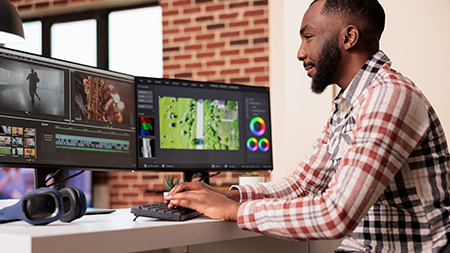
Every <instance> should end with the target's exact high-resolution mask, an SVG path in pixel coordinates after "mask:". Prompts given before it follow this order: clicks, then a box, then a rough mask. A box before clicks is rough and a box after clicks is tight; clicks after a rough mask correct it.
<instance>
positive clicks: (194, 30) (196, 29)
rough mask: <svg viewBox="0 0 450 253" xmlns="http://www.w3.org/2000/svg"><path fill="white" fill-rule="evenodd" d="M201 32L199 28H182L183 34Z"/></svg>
mask: <svg viewBox="0 0 450 253" xmlns="http://www.w3.org/2000/svg"><path fill="white" fill-rule="evenodd" d="M201 30H202V27H201V26H189V27H186V28H184V32H185V33H190V32H200V31H201Z"/></svg>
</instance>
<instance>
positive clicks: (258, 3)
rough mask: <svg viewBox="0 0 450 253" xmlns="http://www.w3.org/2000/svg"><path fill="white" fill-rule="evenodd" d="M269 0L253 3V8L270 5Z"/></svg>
mask: <svg viewBox="0 0 450 253" xmlns="http://www.w3.org/2000/svg"><path fill="white" fill-rule="evenodd" d="M268 4H269V3H268V0H260V1H255V2H253V6H262V5H268Z"/></svg>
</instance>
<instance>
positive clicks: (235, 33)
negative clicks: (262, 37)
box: [220, 31, 241, 38]
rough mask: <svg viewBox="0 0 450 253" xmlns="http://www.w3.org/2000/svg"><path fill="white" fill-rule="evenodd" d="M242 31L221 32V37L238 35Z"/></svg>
mask: <svg viewBox="0 0 450 253" xmlns="http://www.w3.org/2000/svg"><path fill="white" fill-rule="evenodd" d="M240 34H241V33H240V32H239V31H235V32H224V33H221V34H220V37H221V38H228V37H238V36H239V35H240Z"/></svg>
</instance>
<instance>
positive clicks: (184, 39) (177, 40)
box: [173, 37, 191, 42]
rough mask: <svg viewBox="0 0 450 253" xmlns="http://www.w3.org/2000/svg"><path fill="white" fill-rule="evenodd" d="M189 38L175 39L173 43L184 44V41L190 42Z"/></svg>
mask: <svg viewBox="0 0 450 253" xmlns="http://www.w3.org/2000/svg"><path fill="white" fill-rule="evenodd" d="M190 40H191V37H180V38H175V39H174V40H173V41H174V42H186V41H190Z"/></svg>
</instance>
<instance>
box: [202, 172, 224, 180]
mask: <svg viewBox="0 0 450 253" xmlns="http://www.w3.org/2000/svg"><path fill="white" fill-rule="evenodd" d="M219 174H220V172H217V173H215V174H212V175H208V176H206V177H202V178H200V182H205V180H206V179H209V178H212V177H215V176H217V175H219Z"/></svg>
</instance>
